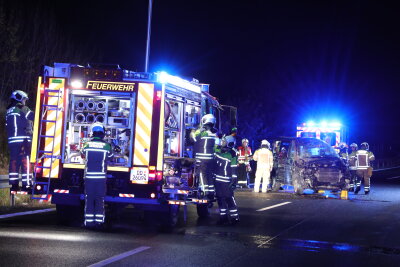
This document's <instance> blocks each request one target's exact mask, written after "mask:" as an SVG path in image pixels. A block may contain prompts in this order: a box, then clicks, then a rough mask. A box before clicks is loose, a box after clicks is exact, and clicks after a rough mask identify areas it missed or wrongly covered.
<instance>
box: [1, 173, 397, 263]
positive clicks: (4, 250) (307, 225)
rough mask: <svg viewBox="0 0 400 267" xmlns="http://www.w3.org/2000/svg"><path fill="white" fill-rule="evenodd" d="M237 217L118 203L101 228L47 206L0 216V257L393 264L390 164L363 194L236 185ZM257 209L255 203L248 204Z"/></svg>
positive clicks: (14, 260)
mask: <svg viewBox="0 0 400 267" xmlns="http://www.w3.org/2000/svg"><path fill="white" fill-rule="evenodd" d="M236 196H237V203H238V206H239V213H240V218H241V222H240V224H238V225H236V226H217V225H216V222H217V220H218V215H217V210H216V208H214V209H213V213H212V216H211V217H210V218H208V219H206V220H198V219H197V214H196V210H195V207H192V206H191V207H189V214H188V221H187V222H186V224H184V223H183V221H182V220H181V221H180V223H179V225H178V227H176V228H175V229H174V230H173V231H172V232H170V233H165V232H160V231H158V230H157V228H156V227H155V226H152V225H148V224H146V223H145V222H144V221H143V220H140V214H139V213H137V212H134V211H133V210H126V212H125V213H124V214H123V218H122V220H121V221H120V222H118V223H117V224H115V225H114V226H113V228H112V229H111V230H108V231H106V232H96V231H90V230H86V229H82V228H80V227H73V226H62V225H58V224H57V223H56V214H55V212H54V211H52V212H46V213H41V214H32V215H25V216H18V217H11V218H5V219H0V266H60V265H63V266H89V265H92V264H97V263H98V264H97V265H94V266H103V265H105V264H109V265H110V266H252V267H253V266H300V265H301V266H303V265H304V266H305V265H306V264H307V265H308V266H317V265H319V266H321V265H323V266H399V265H400V263H399V262H400V230H399V229H400V205H399V204H400V171H398V170H395V171H389V172H381V173H375V177H374V179H373V182H372V192H371V194H370V195H368V196H365V195H363V194H360V195H357V196H354V195H353V194H350V199H349V200H341V199H338V197H337V196H335V195H329V196H328V198H326V196H325V195H303V196H294V195H293V194H290V193H271V194H262V193H258V194H257V193H253V192H250V191H239V192H237V194H236ZM259 209H262V211H257V210H259Z"/></svg>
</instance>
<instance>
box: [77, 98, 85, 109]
mask: <svg viewBox="0 0 400 267" xmlns="http://www.w3.org/2000/svg"><path fill="white" fill-rule="evenodd" d="M85 107H86V102H85V101H84V100H79V101H78V102H76V104H75V108H76V109H78V110H84V109H85Z"/></svg>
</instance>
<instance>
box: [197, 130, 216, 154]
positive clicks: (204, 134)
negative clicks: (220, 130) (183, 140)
mask: <svg viewBox="0 0 400 267" xmlns="http://www.w3.org/2000/svg"><path fill="white" fill-rule="evenodd" d="M193 139H194V142H195V144H194V153H195V158H196V159H199V160H209V159H213V158H214V147H215V140H216V139H217V135H216V134H215V133H212V132H211V131H210V130H206V129H204V128H200V129H198V130H197V131H196V132H195V133H194V137H193Z"/></svg>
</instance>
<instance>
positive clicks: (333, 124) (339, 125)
mask: <svg viewBox="0 0 400 267" xmlns="http://www.w3.org/2000/svg"><path fill="white" fill-rule="evenodd" d="M329 126H331V127H341V126H342V124H341V123H340V122H337V121H334V122H331V123H329Z"/></svg>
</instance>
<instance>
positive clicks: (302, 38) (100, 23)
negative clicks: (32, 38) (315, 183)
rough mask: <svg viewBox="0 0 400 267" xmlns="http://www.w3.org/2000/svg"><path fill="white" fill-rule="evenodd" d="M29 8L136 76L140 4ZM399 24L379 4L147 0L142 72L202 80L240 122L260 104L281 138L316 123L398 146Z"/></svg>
mask: <svg viewBox="0 0 400 267" xmlns="http://www.w3.org/2000/svg"><path fill="white" fill-rule="evenodd" d="M34 2H35V3H31V4H29V5H30V6H26V5H25V6H23V7H22V8H32V6H33V5H36V4H37V3H41V6H42V7H41V8H46V9H48V10H49V11H51V12H54V15H55V23H57V24H58V26H59V27H60V30H61V31H63V32H65V34H66V35H68V36H70V37H71V39H72V40H74V41H76V42H78V43H85V44H89V45H90V46H93V48H94V49H98V51H100V53H99V55H98V61H99V62H100V61H101V62H105V63H118V64H120V65H121V66H123V67H124V68H127V69H133V70H137V71H143V70H144V56H145V42H146V25H147V5H148V3H147V1H144V0H136V1H83V0H81V1H75V0H73V1H34ZM43 3H45V5H43ZM399 18H400V16H399V12H398V9H397V8H396V6H395V5H394V4H390V2H389V1H388V2H386V3H385V2H384V1H343V2H339V1H262V0H260V1H218V0H214V1H205V0H199V1H194V0H193V1H192V0H191V1H169V0H154V7H153V21H152V36H151V54H150V71H158V70H166V71H167V72H170V73H171V74H176V75H181V76H185V77H190V78H191V77H195V78H197V79H198V80H199V81H200V82H203V83H210V84H211V89H210V90H211V93H212V94H213V95H215V96H217V97H218V98H219V99H220V100H221V102H223V103H227V104H232V105H236V106H238V107H239V115H240V117H239V118H240V119H241V120H245V119H248V117H249V116H250V117H254V116H257V112H259V111H260V107H262V110H263V111H264V112H266V113H268V114H271V116H270V119H269V121H268V123H270V124H274V125H277V124H280V125H282V127H281V128H282V130H280V132H279V134H282V135H294V132H295V124H296V122H302V121H307V120H309V119H314V120H315V121H319V120H320V119H322V118H323V119H328V120H329V119H336V120H340V121H342V122H343V123H345V124H347V125H348V126H349V128H350V136H351V137H352V139H353V140H356V141H364V140H366V141H370V142H389V143H391V142H394V143H399V142H400V139H399V138H397V136H398V135H399V130H400V126H399V123H398V118H399V115H400V112H399V106H400V101H399V97H398V93H397V91H398V88H399V79H400V78H399V77H400V76H399V74H398V73H399V71H400V50H399V49H400V42H399V41H400V40H399V39H400V37H399V26H400V22H399ZM55 61H57V60H56V59H55ZM76 63H81V64H85V63H86V62H76ZM246 101H247V102H246ZM244 102H246V103H247V104H246V105H243V104H241V103H244ZM248 103H251V105H249V104H248ZM255 107H258V109H256V108H255ZM255 112H256V113H255ZM239 123H240V121H239Z"/></svg>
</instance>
